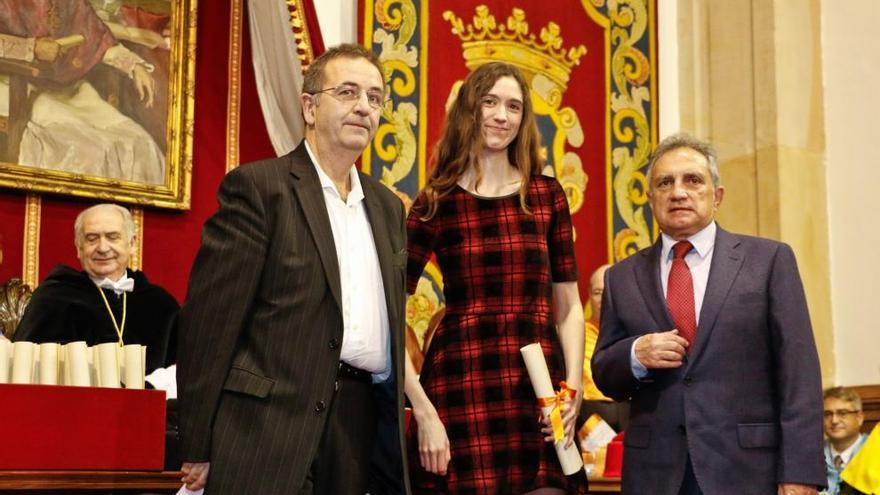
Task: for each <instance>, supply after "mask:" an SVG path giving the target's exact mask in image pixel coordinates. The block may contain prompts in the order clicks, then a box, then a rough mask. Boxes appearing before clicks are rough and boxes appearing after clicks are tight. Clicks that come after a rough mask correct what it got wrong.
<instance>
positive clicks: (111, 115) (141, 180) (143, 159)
mask: <svg viewBox="0 0 880 495" xmlns="http://www.w3.org/2000/svg"><path fill="white" fill-rule="evenodd" d="M21 2H24V3H26V4H28V3H32V4H33V5H27V6H22V5H21ZM196 3H197V0H69V1H68V0H66V1H65V2H55V3H52V2H49V3H47V2H45V1H40V0H0V187H4V188H10V189H19V190H25V191H29V192H38V193H49V194H58V195H68V196H77V197H85V198H95V199H99V200H101V201H113V202H120V203H129V204H134V205H138V206H152V207H158V208H170V209H179V210H186V209H189V208H190V190H191V179H192V141H193V120H194V115H193V112H194V103H195V100H194V86H195V55H196V53H195V51H196V17H197V9H196ZM4 4H6V5H4ZM4 10H5V12H4ZM22 11H23V12H25V16H24V21H22V17H21V16H20V13H21V12H22Z"/></svg>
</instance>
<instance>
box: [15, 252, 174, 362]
mask: <svg viewBox="0 0 880 495" xmlns="http://www.w3.org/2000/svg"><path fill="white" fill-rule="evenodd" d="M128 276H129V277H131V278H133V279H134V290H133V291H132V292H130V293H128V295H127V303H126V305H127V311H126V313H127V314H126V321H125V328H124V331H123V342H124V343H126V344H141V345H145V346H147V363H146V371H147V373H150V372H151V371H153V370H155V369H156V368H161V367H165V366H169V365H171V364H173V363H175V361H176V359H175V358H176V349H177V311H178V310H179V309H180V306H179V305H178V304H177V301H176V300H175V299H174V297H173V296H172V295H171V294H169V293H168V292H167V291H166V290H165V289H163V288H161V287H159V286H157V285H153V284H151V283H150V282H149V281H148V280H147V277H146V276H144V274H143V273H142V272H139V271H133V270H129V271H128ZM98 290H99V289H98V287H97V286H96V285H95V284H94V282H92V281H91V279H89V276H88V275H87V274H86V273H85V272H81V271H77V270H75V269H73V268H71V267H69V266H66V265H58V266H56V267H55V268H54V269H53V270H52V272H51V273H49V275H48V276H47V277H46V279H45V280H43V282H42V283H41V284H40V285H39V287H37V289H36V290H35V291H34V294H33V297H32V298H31V301H30V303H29V304H28V306H27V308H26V309H25V313H24V316H22V319H21V323H19V325H18V328H17V329H16V331H15V335H14V337H13V340H16V341H19V340H26V341H29V342H36V343H43V342H59V343H62V344H64V343H67V342H74V341H79V340H83V341H85V342H86V343H87V344H88V345H90V346H91V345H95V344H102V343H105V342H117V341H118V340H119V338H118V336H117V333H116V329H115V327H114V326H113V321H112V319H111V318H110V314H109V313H108V312H107V307H106V305H105V304H104V301H103V300H102V298H101V295H100V294H99V293H98ZM100 290H103V292H104V295H105V296H107V302H108V303H109V304H110V308H111V309H112V310H113V314H114V316H115V317H116V322H117V323H118V324H121V323H122V296H117V295H116V294H115V293H114V292H113V291H112V290H108V289H100Z"/></svg>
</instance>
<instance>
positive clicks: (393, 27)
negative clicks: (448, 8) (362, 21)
mask: <svg viewBox="0 0 880 495" xmlns="http://www.w3.org/2000/svg"><path fill="white" fill-rule="evenodd" d="M393 6H397V7H398V8H396V9H393V10H392V7H393ZM374 12H375V15H376V19H377V20H378V21H379V22H381V24H382V26H383V27H385V28H386V29H387V30H388V31H386V30H385V29H382V28H377V29H376V31H375V32H374V34H373V43H379V44H381V46H382V49H381V50H380V52H379V59H380V60H381V61H382V64H383V66H384V67H385V74H384V77H385V80H386V81H388V82H389V87H390V89H391V93H392V95H395V96H397V97H399V98H401V99H402V98H406V97H409V96H412V95H413V93H414V92H415V90H416V86H417V84H416V83H417V81H416V75H415V73H414V71H413V69H414V68H415V67H416V66H417V65H418V63H419V49H418V48H417V47H415V46H408V44H409V43H410V41H411V40H412V37H413V34H414V33H415V30H416V26H417V21H418V16H417V13H416V8H415V6H414V5H413V2H412V0H379V1H377V2H376V5H375V8H374ZM394 32H397V36H395V35H394ZM382 117H383V120H384V122H382V124H381V125H379V129H378V130H377V132H376V138H375V139H374V140H373V148H374V150H375V151H376V155H377V157H378V158H379V159H380V160H382V161H383V162H386V163H387V162H393V163H392V165H391V168H387V167H383V168H382V175H381V181H382V183H383V184H385V185H386V186H387V187H388V188H389V189H391V190H392V191H394V192H395V193H397V194H398V195H400V196H406V195H405V193H402V192H400V191H398V189H397V187H396V186H395V184H397V182H398V181H400V180H401V179H404V178H405V177H407V176H409V175H410V173H411V172H412V169H413V167H414V166H415V163H416V159H417V158H418V140H417V139H416V134H415V126H416V125H417V124H418V120H419V109H418V108H416V105H415V104H413V103H411V102H408V101H401V102H399V103H398V104H397V105H396V106H395V105H394V102H392V101H389V103H388V104H386V105H385V108H384V109H383V110H382ZM389 136H390V137H391V138H392V141H393V144H388V145H384V146H383V143H385V142H386V138H387V137H389ZM369 172H372V171H371V170H370V171H369ZM406 199H408V198H406Z"/></svg>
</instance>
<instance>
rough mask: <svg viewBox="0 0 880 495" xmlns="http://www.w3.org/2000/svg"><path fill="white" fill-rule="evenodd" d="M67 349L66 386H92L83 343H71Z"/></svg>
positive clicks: (86, 352) (85, 347) (85, 348)
mask: <svg viewBox="0 0 880 495" xmlns="http://www.w3.org/2000/svg"><path fill="white" fill-rule="evenodd" d="M65 347H66V348H67V361H66V362H65V366H66V368H67V370H68V371H67V373H68V374H67V384H68V385H73V386H74V387H88V386H90V385H91V384H92V382H91V377H90V376H89V354H88V347H87V346H86V343H85V342H82V341H80V342H71V343H69V344H67V345H66V346H65Z"/></svg>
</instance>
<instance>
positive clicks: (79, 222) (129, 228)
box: [73, 203, 134, 247]
mask: <svg viewBox="0 0 880 495" xmlns="http://www.w3.org/2000/svg"><path fill="white" fill-rule="evenodd" d="M103 208H110V209H112V210H115V211H116V212H118V213H119V214H120V215H122V228H123V229H124V230H125V235H126V237H128V242H129V243H130V242H131V241H133V240H134V220H133V219H132V218H131V212H130V211H128V208H124V207H122V206H119V205H117V204H114V203H101V204H98V205H95V206H90V207H88V208H86V209H85V210H83V211H81V212H79V215H77V216H76V220H75V221H74V222H73V236H74V237H73V239H74V241H73V242H74V244H75V245H76V246H77V247H79V246H80V245H81V244H82V241H83V240H84V238H85V234H84V233H83V219H84V218H85V217H86V216H87V215H88V214H89V213H92V212H94V211H97V210H100V209H103Z"/></svg>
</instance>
